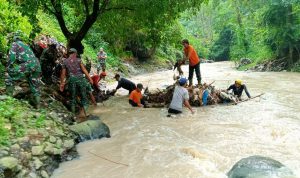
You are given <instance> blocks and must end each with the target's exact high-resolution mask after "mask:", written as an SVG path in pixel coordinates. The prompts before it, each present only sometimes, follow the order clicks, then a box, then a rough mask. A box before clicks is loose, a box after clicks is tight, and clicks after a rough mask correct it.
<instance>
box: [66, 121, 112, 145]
mask: <svg viewBox="0 0 300 178" xmlns="http://www.w3.org/2000/svg"><path fill="white" fill-rule="evenodd" d="M88 119H89V120H87V121H85V122H82V123H80V124H76V125H73V126H70V129H71V130H72V131H73V132H75V133H76V134H78V135H79V141H85V140H92V139H98V138H102V137H107V138H109V137H110V130H109V128H108V126H107V125H106V124H104V123H103V122H102V121H101V120H100V118H99V117H97V116H89V117H88Z"/></svg>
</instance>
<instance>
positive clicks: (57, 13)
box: [16, 0, 202, 53]
mask: <svg viewBox="0 0 300 178" xmlns="http://www.w3.org/2000/svg"><path fill="white" fill-rule="evenodd" d="M201 2H202V0H189V1H181V0H173V1H169V0H152V1H148V0H140V1H136V0H126V1H125V0H36V1H32V0H23V1H17V2H16V3H17V4H18V5H19V6H20V9H21V10H22V12H23V13H24V14H26V15H29V16H35V15H36V13H35V12H37V9H40V8H42V9H44V10H45V11H46V12H49V13H51V14H52V15H53V16H54V17H55V18H56V19H57V21H58V23H59V26H60V28H61V31H62V33H63V34H64V36H65V37H66V39H67V43H68V47H75V48H76V49H77V50H78V51H79V52H80V53H82V52H83V49H84V47H83V45H82V40H83V39H84V37H85V36H86V35H87V33H88V31H89V29H90V28H91V27H92V26H93V25H94V24H95V23H96V22H97V20H98V19H100V18H101V16H103V15H104V14H108V13H109V14H110V15H111V16H110V17H112V19H116V18H117V17H120V19H126V17H124V16H123V15H124V14H126V15H129V18H130V19H126V21H127V20H129V21H130V22H131V23H129V24H130V25H134V26H133V27H137V28H138V30H142V31H143V32H145V33H146V34H147V36H148V37H149V39H148V40H147V41H148V42H149V44H150V45H153V44H156V43H160V42H161V41H160V39H161V38H160V36H161V33H160V32H161V29H163V28H165V27H166V26H167V25H169V24H171V23H172V21H173V20H174V19H176V18H177V17H178V16H179V14H180V12H183V11H184V10H186V9H188V8H197V7H199V6H200V4H201ZM120 15H121V16H120ZM106 20H109V18H107V19H106ZM124 22H125V21H118V24H119V25H122V24H123V23H124ZM101 24H102V23H101ZM101 24H100V23H98V25H101ZM126 24H127V23H126ZM141 27H145V28H141Z"/></svg>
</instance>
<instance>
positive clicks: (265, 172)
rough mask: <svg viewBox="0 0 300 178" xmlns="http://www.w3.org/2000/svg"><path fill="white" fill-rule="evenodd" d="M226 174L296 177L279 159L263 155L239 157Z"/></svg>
mask: <svg viewBox="0 0 300 178" xmlns="http://www.w3.org/2000/svg"><path fill="white" fill-rule="evenodd" d="M227 175H228V178H270V177H277V178H296V177H295V176H294V174H293V172H292V171H291V170H290V169H289V168H287V167H286V166H284V165H283V164H281V163H280V162H279V161H276V160H274V159H271V158H268V157H263V156H250V157H247V158H243V159H241V160H240V161H238V162H237V163H236V164H235V165H234V166H233V167H232V168H231V170H230V171H229V172H228V173H227Z"/></svg>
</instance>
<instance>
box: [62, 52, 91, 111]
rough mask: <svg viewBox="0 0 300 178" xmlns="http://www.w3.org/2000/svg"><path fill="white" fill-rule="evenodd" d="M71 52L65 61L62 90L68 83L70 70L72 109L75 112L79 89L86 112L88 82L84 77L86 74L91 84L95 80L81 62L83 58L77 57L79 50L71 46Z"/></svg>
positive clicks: (69, 87)
mask: <svg viewBox="0 0 300 178" xmlns="http://www.w3.org/2000/svg"><path fill="white" fill-rule="evenodd" d="M69 54H70V55H69V58H68V59H65V60H64V62H63V69H62V72H61V77H60V91H63V90H64V87H65V84H66V83H65V78H66V72H68V89H69V91H70V93H71V111H72V112H73V113H75V106H76V97H77V95H76V92H77V90H78V91H79V94H80V99H81V106H82V107H83V109H84V111H85V114H86V112H87V109H88V105H89V103H88V99H87V96H86V94H87V91H86V82H85V81H84V80H86V79H85V78H84V75H85V76H86V78H87V79H88V80H89V82H90V83H91V84H93V80H92V79H91V77H90V75H89V73H88V72H87V70H86V68H85V67H84V65H83V63H82V62H81V59H80V58H78V57H77V50H76V49H75V48H71V49H70V50H69Z"/></svg>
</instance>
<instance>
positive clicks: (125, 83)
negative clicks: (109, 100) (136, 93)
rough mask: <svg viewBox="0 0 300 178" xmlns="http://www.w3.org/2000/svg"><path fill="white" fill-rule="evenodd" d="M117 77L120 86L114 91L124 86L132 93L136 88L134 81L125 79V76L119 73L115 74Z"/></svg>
mask: <svg viewBox="0 0 300 178" xmlns="http://www.w3.org/2000/svg"><path fill="white" fill-rule="evenodd" d="M115 79H116V81H118V86H117V87H116V89H115V91H114V92H116V91H117V90H118V89H120V88H124V89H126V90H128V91H129V94H130V93H131V92H132V91H133V90H135V89H136V85H135V84H134V83H133V82H132V81H130V80H128V79H125V78H123V77H120V75H119V74H116V75H115Z"/></svg>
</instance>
